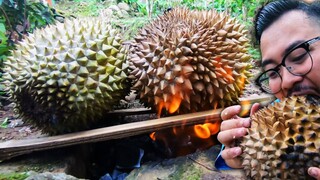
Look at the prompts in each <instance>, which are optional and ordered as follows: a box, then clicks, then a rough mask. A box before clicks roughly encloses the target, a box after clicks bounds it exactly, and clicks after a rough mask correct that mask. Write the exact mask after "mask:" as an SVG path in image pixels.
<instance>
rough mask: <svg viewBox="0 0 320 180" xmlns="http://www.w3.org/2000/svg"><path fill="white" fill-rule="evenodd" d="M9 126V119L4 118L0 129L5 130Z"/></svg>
mask: <svg viewBox="0 0 320 180" xmlns="http://www.w3.org/2000/svg"><path fill="white" fill-rule="evenodd" d="M8 125H9V119H8V118H5V119H4V121H3V122H2V123H1V124H0V127H2V128H7V127H8Z"/></svg>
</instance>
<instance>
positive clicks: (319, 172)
mask: <svg viewBox="0 0 320 180" xmlns="http://www.w3.org/2000/svg"><path fill="white" fill-rule="evenodd" d="M308 173H309V175H310V176H312V177H314V178H316V179H317V180H320V169H319V168H317V167H311V168H309V169H308Z"/></svg>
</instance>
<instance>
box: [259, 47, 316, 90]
mask: <svg viewBox="0 0 320 180" xmlns="http://www.w3.org/2000/svg"><path fill="white" fill-rule="evenodd" d="M284 66H285V67H286V69H287V70H288V71H289V72H290V73H291V74H293V75H297V76H303V75H305V74H307V73H308V72H309V71H310V70H311V68H312V57H311V55H310V54H309V52H308V51H307V50H306V49H305V48H297V49H295V50H293V51H292V52H290V53H289V54H287V56H285V59H284ZM282 71H283V69H282ZM280 73H281V70H280V69H270V70H267V71H266V72H264V73H263V74H262V75H261V76H260V77H259V79H258V82H259V83H260V86H261V88H262V89H263V90H264V91H266V92H268V93H277V92H279V91H280V90H281V83H282V77H281V75H280Z"/></svg>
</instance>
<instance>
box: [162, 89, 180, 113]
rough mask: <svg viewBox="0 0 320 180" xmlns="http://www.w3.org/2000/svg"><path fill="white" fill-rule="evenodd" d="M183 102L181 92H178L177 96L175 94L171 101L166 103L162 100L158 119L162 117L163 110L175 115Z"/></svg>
mask: <svg viewBox="0 0 320 180" xmlns="http://www.w3.org/2000/svg"><path fill="white" fill-rule="evenodd" d="M181 101H182V98H181V95H180V92H179V91H178V90H176V94H174V95H173V96H172V97H171V99H170V100H167V101H166V102H165V101H164V100H162V101H160V102H159V105H158V117H160V115H161V112H162V110H163V109H165V110H167V111H168V112H169V113H170V114H173V113H175V112H176V111H177V110H178V109H179V107H180V104H181Z"/></svg>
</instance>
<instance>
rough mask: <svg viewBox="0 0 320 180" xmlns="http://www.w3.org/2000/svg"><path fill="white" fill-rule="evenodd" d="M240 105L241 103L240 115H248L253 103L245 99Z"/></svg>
mask: <svg viewBox="0 0 320 180" xmlns="http://www.w3.org/2000/svg"><path fill="white" fill-rule="evenodd" d="M240 105H241V108H242V110H241V112H240V114H239V115H240V116H242V117H243V116H247V115H248V114H249V111H250V109H251V103H250V101H249V100H244V101H240Z"/></svg>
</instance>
